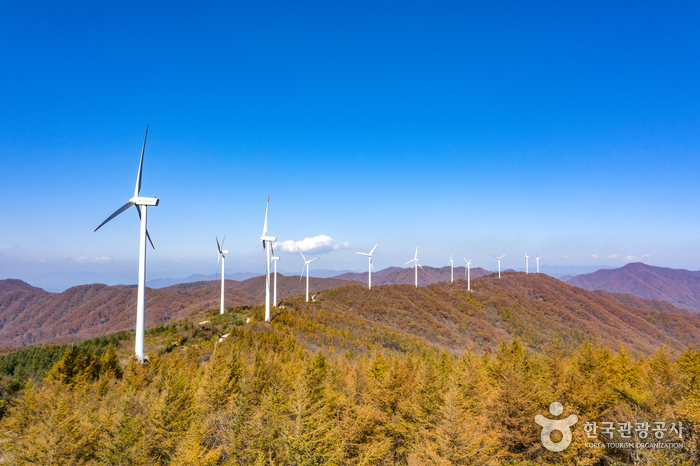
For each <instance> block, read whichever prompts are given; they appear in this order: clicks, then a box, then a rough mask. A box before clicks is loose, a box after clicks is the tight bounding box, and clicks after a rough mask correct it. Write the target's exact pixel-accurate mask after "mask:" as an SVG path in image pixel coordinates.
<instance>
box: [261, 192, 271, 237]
mask: <svg viewBox="0 0 700 466" xmlns="http://www.w3.org/2000/svg"><path fill="white" fill-rule="evenodd" d="M269 210H270V196H267V207H265V224H264V225H263V234H262V235H263V236H265V235H267V212H268V211H269Z"/></svg>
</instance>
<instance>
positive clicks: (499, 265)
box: [491, 254, 508, 279]
mask: <svg viewBox="0 0 700 466" xmlns="http://www.w3.org/2000/svg"><path fill="white" fill-rule="evenodd" d="M491 255H492V256H493V257H495V258H496V259H498V278H499V279H500V278H501V259H503V258H504V257H506V256H507V255H508V254H503V255H502V256H501V257H498V256H497V255H495V254H491Z"/></svg>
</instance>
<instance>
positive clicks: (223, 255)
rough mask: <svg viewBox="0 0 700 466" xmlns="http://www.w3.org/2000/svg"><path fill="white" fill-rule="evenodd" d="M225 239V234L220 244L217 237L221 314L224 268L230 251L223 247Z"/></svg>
mask: <svg viewBox="0 0 700 466" xmlns="http://www.w3.org/2000/svg"><path fill="white" fill-rule="evenodd" d="M224 241H226V237H225V236H224V239H222V240H221V244H219V237H218V236H217V237H216V247H217V249H218V250H219V257H218V259H216V270H217V271H218V270H219V261H221V314H223V313H224V309H225V308H224V287H225V283H224V270H225V269H226V254H228V253H229V252H228V251H226V250H224V249H221V248H223V247H224Z"/></svg>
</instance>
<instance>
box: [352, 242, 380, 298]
mask: <svg viewBox="0 0 700 466" xmlns="http://www.w3.org/2000/svg"><path fill="white" fill-rule="evenodd" d="M377 246H379V241H377V244H375V245H374V247H373V248H372V250H371V251H370V252H369V254H368V253H366V252H355V253H353V254H359V255H361V256H367V257H368V258H369V289H370V290H371V289H372V271H373V270H374V266H373V265H372V253H373V252H374V250H375V249H377Z"/></svg>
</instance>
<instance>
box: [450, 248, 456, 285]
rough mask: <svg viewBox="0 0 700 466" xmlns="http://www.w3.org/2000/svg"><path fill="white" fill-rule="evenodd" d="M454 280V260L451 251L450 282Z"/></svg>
mask: <svg viewBox="0 0 700 466" xmlns="http://www.w3.org/2000/svg"><path fill="white" fill-rule="evenodd" d="M454 281H455V261H453V260H452V253H450V283H454Z"/></svg>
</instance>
